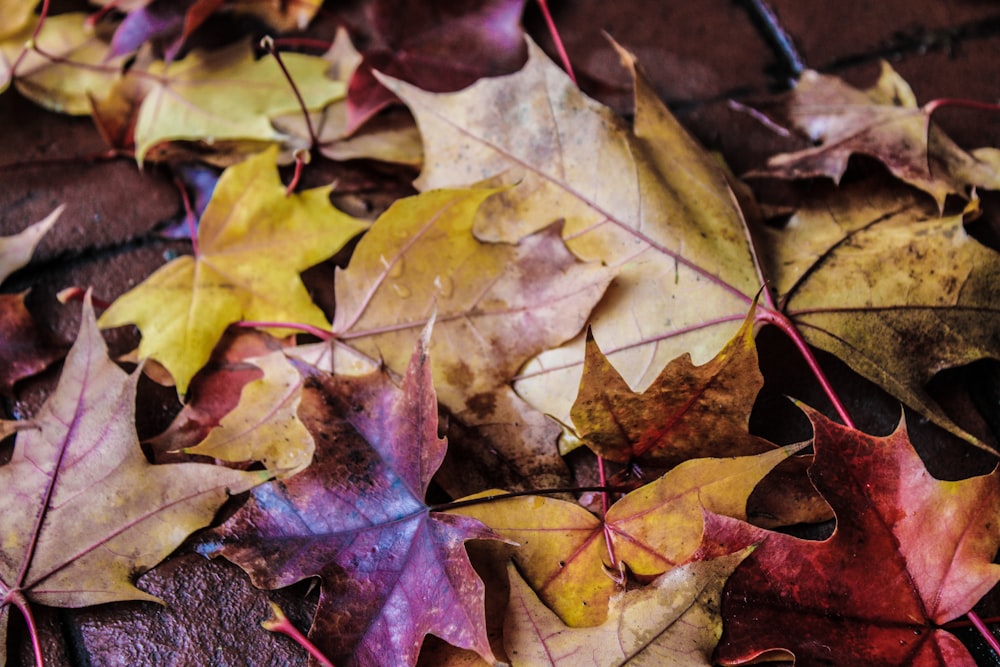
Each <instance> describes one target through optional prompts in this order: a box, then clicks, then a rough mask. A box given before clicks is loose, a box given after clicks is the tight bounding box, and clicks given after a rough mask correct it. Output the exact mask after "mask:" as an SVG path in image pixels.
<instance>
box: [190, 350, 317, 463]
mask: <svg viewBox="0 0 1000 667" xmlns="http://www.w3.org/2000/svg"><path fill="white" fill-rule="evenodd" d="M248 361H249V362H250V363H252V364H254V365H255V366H257V367H258V368H260V369H261V370H262V371H263V372H264V376H263V377H261V378H260V379H257V380H253V381H251V382H250V383H248V384H247V385H246V386H245V387H244V388H243V393H242V395H241V396H240V402H239V404H238V405H237V406H236V408H235V409H234V410H233V411H232V412H230V413H228V414H227V415H226V416H225V417H223V418H222V421H220V422H219V426H218V427H217V428H215V429H212V431H211V432H210V433H209V434H208V437H206V438H205V439H204V440H202V441H201V442H200V443H198V445H197V446H196V447H192V448H189V449H187V450H186V451H187V453H188V454H201V455H203V456H211V457H213V458H217V459H222V460H223V461H261V462H263V464H264V467H266V468H267V469H268V470H270V471H271V472H273V473H275V474H277V475H278V476H279V477H290V476H292V475H294V474H296V473H298V472H300V471H302V470H303V469H304V468H305V467H306V466H307V465H309V462H310V461H312V457H313V450H314V449H315V443H314V442H313V438H312V436H311V435H310V434H309V431H308V430H306V427H305V426H304V425H303V424H302V422H301V421H300V420H299V417H298V408H299V402H300V401H301V398H302V383H303V382H304V380H303V378H302V375H301V374H300V373H299V371H298V370H297V369H296V368H295V366H293V365H292V364H291V363H290V362H289V361H288V359H287V358H286V357H285V353H284V352H282V351H280V350H278V351H275V352H271V353H270V354H268V355H267V356H264V357H256V358H252V359H249V360H248Z"/></svg>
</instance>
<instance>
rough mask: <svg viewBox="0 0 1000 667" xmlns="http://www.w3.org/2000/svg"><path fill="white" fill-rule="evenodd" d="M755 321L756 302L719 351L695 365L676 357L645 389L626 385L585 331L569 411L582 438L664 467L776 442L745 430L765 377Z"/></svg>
mask: <svg viewBox="0 0 1000 667" xmlns="http://www.w3.org/2000/svg"><path fill="white" fill-rule="evenodd" d="M753 324H754V313H753V310H752V309H751V311H750V313H748V314H747V318H746V319H745V320H744V321H743V326H742V327H740V330H739V331H737V332H736V335H735V336H734V337H733V338H732V340H730V341H729V342H728V343H726V346H725V347H724V348H722V350H721V351H720V352H719V354H718V355H716V356H715V358H714V359H712V360H711V361H710V362H708V363H706V364H703V365H701V366H694V365H692V364H691V357H690V355H684V356H681V357H678V358H677V359H674V360H673V361H671V362H670V363H669V364H667V366H666V367H664V369H663V370H662V371H661V372H660V375H659V376H658V377H657V378H656V380H654V381H653V384H651V385H650V386H649V387H648V388H647V389H646V390H645V391H644V392H643V393H641V394H637V393H635V392H633V391H632V390H631V389H630V388H629V386H628V384H627V383H626V382H625V380H623V379H622V377H621V375H619V374H618V371H616V370H615V369H614V367H613V366H612V365H611V363H610V362H609V361H608V360H607V358H606V357H605V356H604V355H603V354H602V353H601V350H600V348H599V347H598V346H597V343H596V342H595V341H594V339H593V337H592V336H591V337H588V339H587V354H586V358H585V360H584V367H583V378H582V380H581V382H580V392H579V393H578V394H577V397H576V402H575V403H574V404H573V410H572V411H571V412H570V416H571V417H572V419H573V424H574V426H575V427H576V430H577V433H578V434H579V435H580V437H581V438H582V439H583V442H584V444H586V445H587V446H588V447H590V448H591V449H592V450H594V452H595V453H597V454H598V455H599V456H603V457H605V458H607V459H610V460H612V461H620V462H623V463H624V462H628V461H633V460H646V461H652V462H654V463H656V464H657V465H661V466H664V467H671V466H674V465H676V464H678V463H680V462H681V461H686V460H687V459H692V458H698V457H708V456H715V457H723V456H737V455H740V454H756V453H759V452H763V451H766V450H768V449H772V448H773V447H774V445H773V444H771V443H770V442H768V441H766V440H764V439H763V438H758V437H756V436H753V435H751V434H750V432H749V431H748V430H747V425H748V423H749V419H750V411H751V410H752V409H753V404H754V400H755V399H756V398H757V393H758V392H759V391H760V388H761V387H762V386H763V385H764V378H763V377H762V376H761V374H760V368H759V367H758V365H757V347H756V345H754V339H753Z"/></svg>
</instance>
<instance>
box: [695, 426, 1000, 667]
mask: <svg viewBox="0 0 1000 667" xmlns="http://www.w3.org/2000/svg"><path fill="white" fill-rule="evenodd" d="M806 412H807V414H808V415H809V418H810V420H811V421H812V423H813V427H814V428H815V431H816V436H815V438H816V439H815V450H816V458H815V462H814V463H813V466H812V468H810V477H811V478H812V480H813V484H815V486H816V488H817V489H818V490H819V491H820V493H821V494H823V496H824V497H825V498H826V499H827V501H828V502H829V503H830V505H831V506H832V507H833V509H834V512H835V513H836V515H837V528H836V530H835V532H834V534H833V535H832V536H831V537H830V538H829V539H827V540H825V541H822V542H817V541H807V540H801V539H798V538H795V537H791V536H788V535H782V534H777V533H766V534H767V538H766V539H765V540H764V541H763V542H762V543H761V544H760V546H759V547H758V548H757V549H756V550H755V551H754V552H753V553H752V554H751V555H750V557H748V558H747V560H746V561H744V562H743V564H742V565H741V566H740V567H739V568H738V569H737V570H736V572H735V573H734V574H733V576H732V577H731V578H730V580H729V582H728V584H727V586H726V590H725V594H724V597H723V603H722V613H723V618H724V630H723V635H722V639H721V641H720V642H719V645H718V648H717V650H716V655H715V659H716V660H717V661H719V662H722V663H724V664H742V663H746V662H749V661H752V660H754V659H756V658H760V657H761V656H764V655H765V654H768V653H772V652H776V651H780V652H784V651H790V652H792V653H793V654H794V655H795V660H796V664H797V665H815V664H822V665H826V664H832V665H908V666H909V665H942V666H943V665H949V666H951V667H954V666H955V665H975V661H974V660H973V659H972V657H971V656H970V655H969V653H968V652H967V651H966V649H965V647H964V646H963V645H962V644H961V642H959V640H958V639H957V638H956V637H955V636H954V635H952V634H951V633H949V632H947V631H946V630H944V629H942V628H941V626H942V625H943V624H945V623H947V622H949V621H951V620H953V619H955V618H957V617H959V616H962V615H963V614H966V613H967V612H968V611H969V610H970V609H971V608H972V606H973V605H974V604H976V602H978V601H979V599H980V598H981V597H982V596H983V595H985V594H986V593H987V592H988V591H989V590H990V589H991V588H992V587H993V585H994V584H995V583H997V581H998V580H1000V565H995V564H993V562H992V561H993V557H994V555H995V554H996V552H997V548H998V546H1000V522H998V521H997V520H996V517H997V514H998V511H1000V485H998V484H997V481H998V473H997V471H994V472H993V473H991V474H989V475H984V476H980V477H973V478H970V479H965V480H961V481H957V482H952V481H942V480H938V479H935V478H933V477H931V475H930V474H929V473H928V472H927V470H926V469H925V468H924V465H923V463H922V462H921V460H920V458H919V457H918V456H917V453H916V452H915V451H914V449H913V446H912V445H911V444H910V441H909V437H908V435H907V433H906V429H905V426H904V425H902V424H901V425H900V427H899V428H897V429H896V431H895V432H894V433H892V434H891V435H889V436H887V437H875V436H870V435H866V434H864V433H861V432H859V431H856V430H854V429H851V428H848V427H845V426H841V425H839V424H836V423H834V422H831V421H829V420H828V419H826V418H825V417H823V416H822V415H820V414H818V413H816V412H814V411H811V410H807V411H806ZM744 532H745V531H744Z"/></svg>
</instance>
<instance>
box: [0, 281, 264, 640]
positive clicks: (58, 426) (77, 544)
mask: <svg viewBox="0 0 1000 667" xmlns="http://www.w3.org/2000/svg"><path fill="white" fill-rule="evenodd" d="M138 377H139V376H138V374H137V373H133V374H132V375H127V374H126V373H125V372H124V371H122V370H121V369H119V368H118V367H117V366H116V365H115V364H113V363H112V362H111V360H110V359H108V356H107V349H106V347H105V345H104V340H103V339H102V338H101V334H100V332H99V331H98V329H97V326H96V323H95V321H94V314H93V310H92V309H91V306H90V302H89V300H88V301H87V302H86V303H85V305H84V311H83V323H82V324H81V327H80V334H79V336H78V338H77V340H76V343H75V344H74V346H73V348H72V350H71V351H70V353H69V356H68V357H67V359H66V364H65V366H64V368H63V373H62V378H61V379H60V381H59V386H58V387H57V389H56V391H55V392H54V393H53V394H52V395H51V396H50V397H49V399H48V401H46V403H45V404H44V405H43V406H42V408H41V410H40V411H39V413H38V415H37V416H36V418H35V419H34V420H33V423H34V425H35V426H36V428H33V429H29V430H25V431H22V432H21V433H19V434H18V436H17V441H16V443H15V446H14V455H13V457H12V458H11V460H10V462H9V463H7V464H6V465H4V466H0V488H3V489H4V491H5V493H6V494H8V497H9V498H15V499H16V500H17V502H11V503H9V504H8V505H7V507H6V509H5V510H4V512H2V513H0V592H2V594H3V603H2V606H0V616H2V617H3V623H5V622H6V617H7V614H8V612H9V608H10V605H11V604H12V601H13V600H14V598H15V597H16V596H18V595H20V596H24V597H25V598H27V600H28V601H30V602H35V603H39V604H45V605H51V606H60V607H81V606H87V605H93V604H101V603H105V602H114V601H118V600H154V601H155V600H156V598H155V597H153V596H151V595H148V594H147V593H144V592H143V591H141V590H139V589H138V588H136V587H135V585H134V584H133V583H132V581H133V579H134V577H135V576H136V575H138V574H141V573H142V572H144V571H146V570H148V569H149V568H151V567H153V566H154V565H156V564H157V563H158V562H159V561H160V560H162V559H163V558H165V557H166V556H167V555H168V554H169V553H170V552H171V551H173V550H174V549H175V548H176V547H177V546H178V545H179V544H180V543H181V542H182V541H183V540H184V539H185V538H186V537H187V536H188V534H190V533H191V532H192V531H194V530H196V529H198V528H201V527H202V526H205V525H206V524H208V523H209V522H210V521H211V520H212V518H213V517H214V515H215V512H216V510H217V509H218V508H219V506H220V505H221V504H222V503H223V502H225V500H226V499H227V498H228V497H229V495H230V494H232V493H239V492H242V491H246V490H247V489H249V488H250V487H252V486H255V485H257V484H260V483H261V482H263V481H264V480H266V479H267V478H268V477H269V476H270V475H269V474H268V473H266V472H240V471H236V470H229V469H227V468H222V467H219V466H212V465H205V464H200V463H188V464H177V465H169V466H154V465H150V464H149V463H147V462H146V459H145V457H144V456H143V453H142V450H141V449H140V447H139V442H138V438H137V436H136V432H135V388H136V382H137V381H138ZM137 480H142V483H137ZM5 645H6V637H5V636H4V637H2V638H0V646H5Z"/></svg>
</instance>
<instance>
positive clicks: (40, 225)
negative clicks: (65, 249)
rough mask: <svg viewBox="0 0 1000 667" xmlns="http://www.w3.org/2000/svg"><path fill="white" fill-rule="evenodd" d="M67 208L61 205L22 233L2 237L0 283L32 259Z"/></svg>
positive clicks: (0, 240)
mask: <svg viewBox="0 0 1000 667" xmlns="http://www.w3.org/2000/svg"><path fill="white" fill-rule="evenodd" d="M65 208H66V206H65V204H64V205H62V206H59V207H58V208H56V209H55V210H54V211H52V213H49V214H48V216H46V217H45V219H44V220H40V221H39V222H36V223H35V224H33V225H31V226H29V227H28V228H27V229H25V230H24V231H23V232H21V233H20V234H15V235H14V236H5V237H2V238H0V283H2V282H3V281H5V280H7V278H8V277H9V276H10V274H12V273H14V272H15V271H17V270H18V269H20V268H23V267H24V266H25V265H27V263H28V262H30V261H31V256H32V255H33V254H35V247H37V246H38V242H39V241H41V240H42V237H43V236H45V234H46V233H48V231H49V230H50V229H52V226H53V225H54V224H56V220H58V219H59V216H60V215H62V212H63V210H64V209H65Z"/></svg>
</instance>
